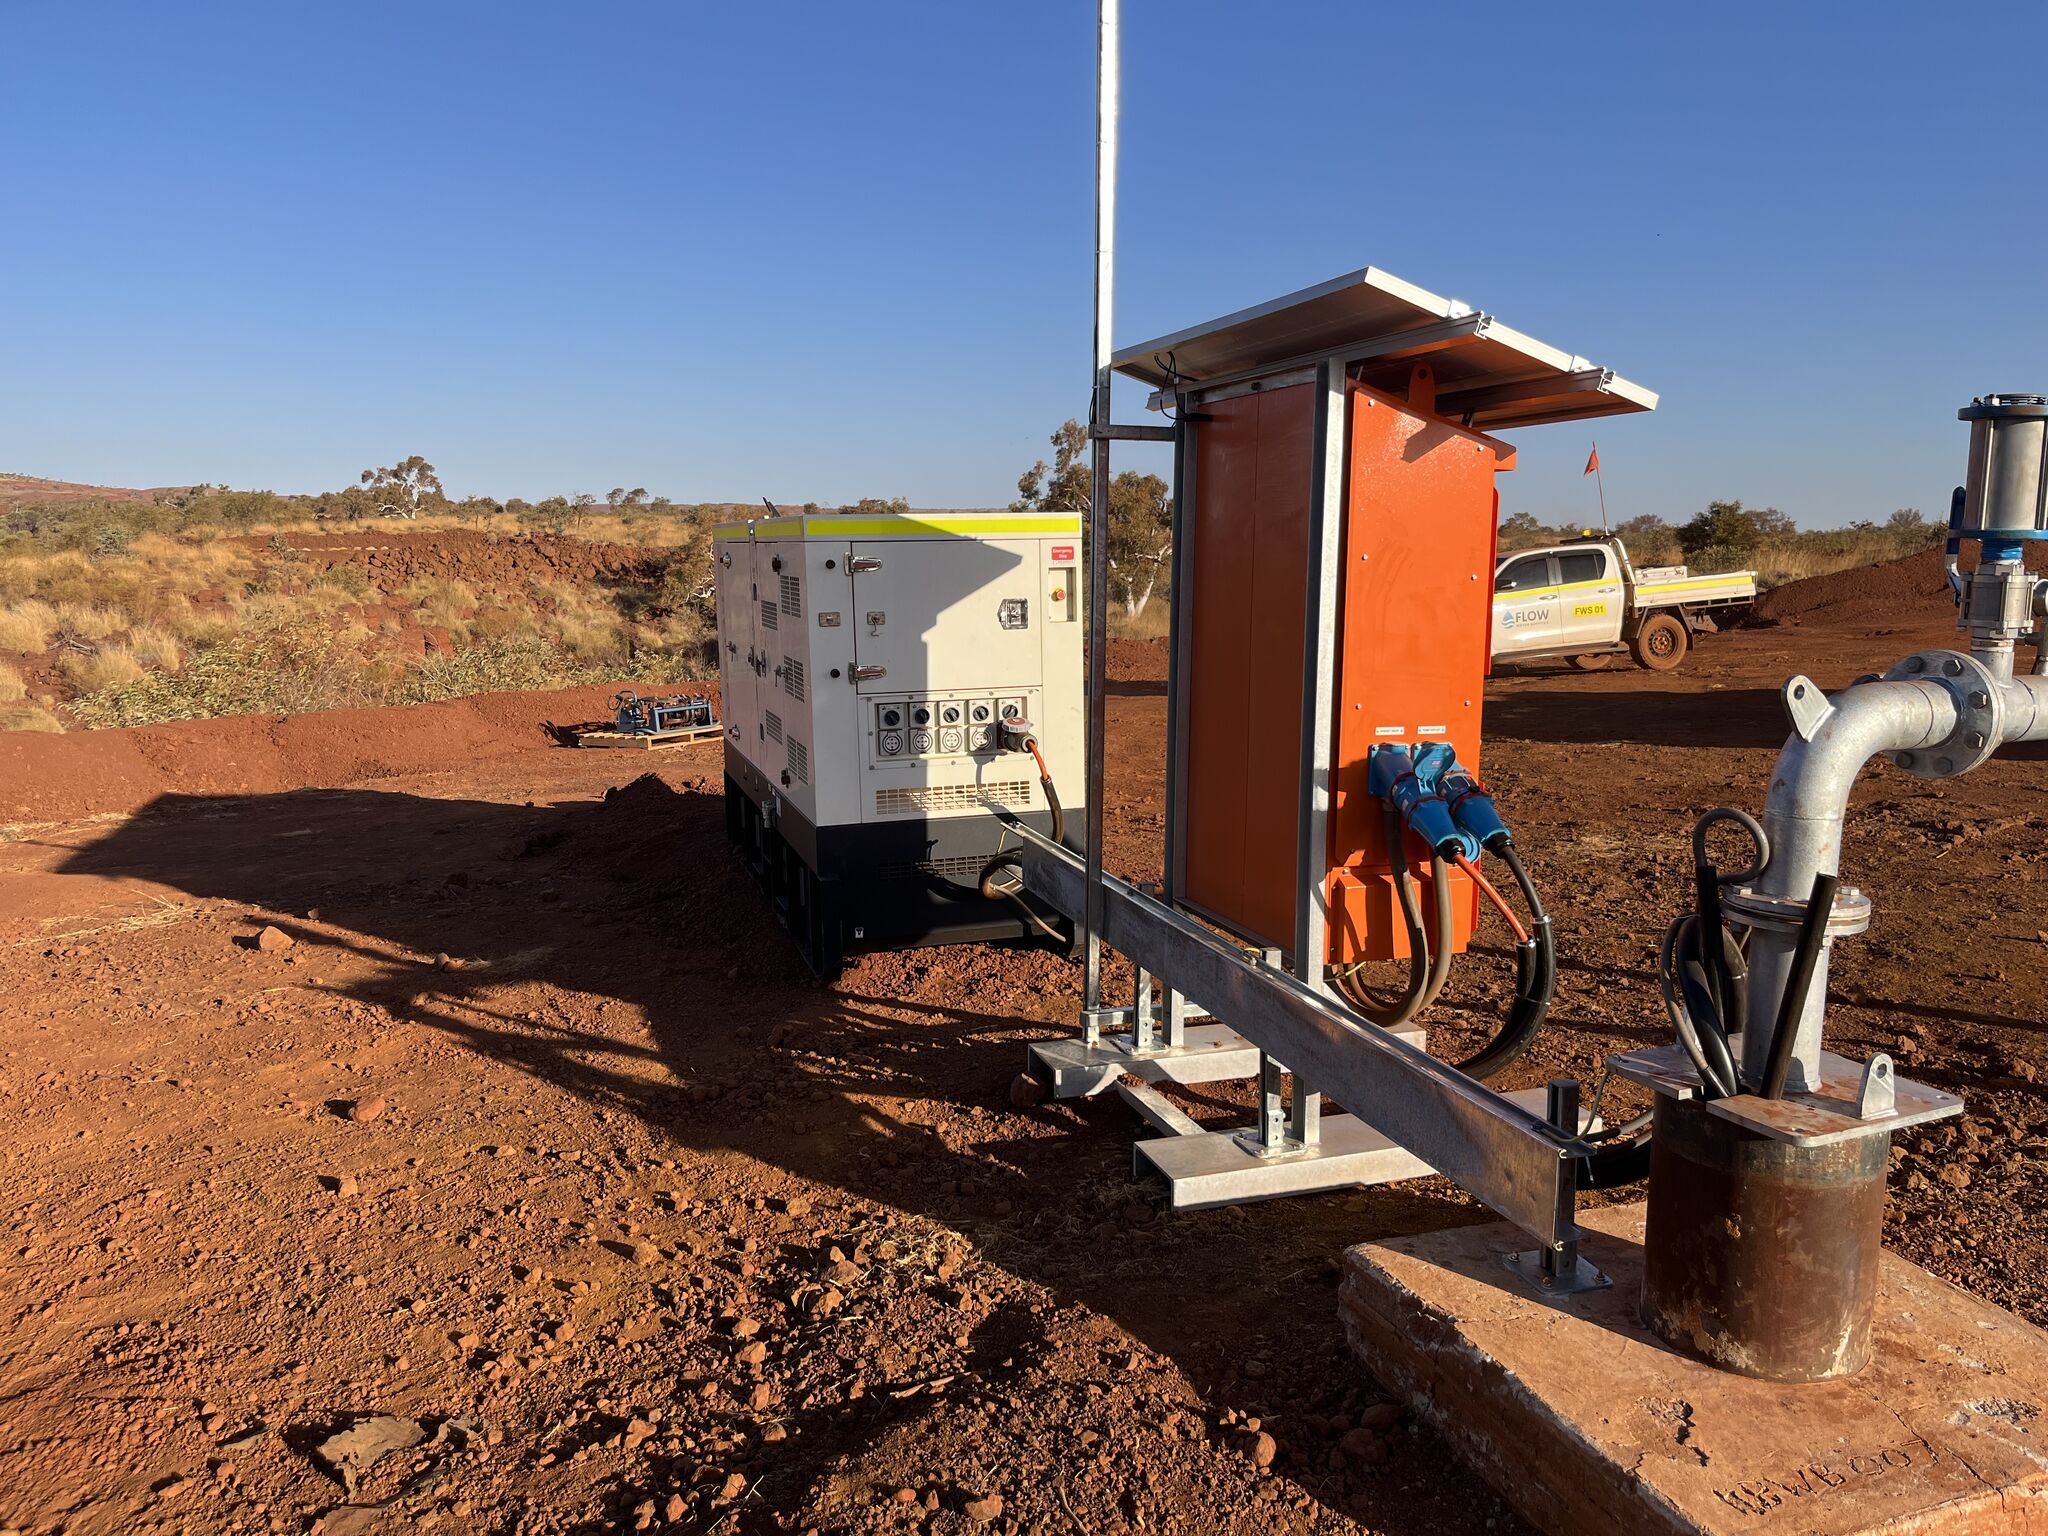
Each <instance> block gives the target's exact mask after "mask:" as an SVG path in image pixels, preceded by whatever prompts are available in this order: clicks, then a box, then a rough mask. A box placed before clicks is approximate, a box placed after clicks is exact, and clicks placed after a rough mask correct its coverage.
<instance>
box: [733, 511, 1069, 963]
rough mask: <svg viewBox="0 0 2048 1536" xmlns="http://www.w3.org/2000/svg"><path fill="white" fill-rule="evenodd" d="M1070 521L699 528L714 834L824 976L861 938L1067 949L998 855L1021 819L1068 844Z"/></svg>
mask: <svg viewBox="0 0 2048 1536" xmlns="http://www.w3.org/2000/svg"><path fill="white" fill-rule="evenodd" d="M1079 535H1080V519H1079V518H1078V517H1077V516H1076V515H1075V514H1072V513H1054V514H1038V513H1032V514H1015V513H980V514H965V515H947V516H920V515H915V514H899V513H889V514H882V515H870V514H866V513H861V514H850V513H848V514H842V513H823V514H818V513H804V514H791V515H788V516H776V517H760V518H754V519H750V520H748V521H745V522H733V523H721V524H720V525H719V526H718V527H717V529H716V530H715V531H714V548H715V550H716V552H717V553H716V561H717V578H718V653H719V654H718V661H719V676H720V678H721V680H722V682H723V686H724V693H723V698H724V703H725V712H726V731H725V765H726V780H725V791H726V826H727V831H728V833H729V835H730V837H731V839H732V841H733V842H734V844H735V845H736V846H738V847H739V848H740V849H741V850H742V852H743V853H744V854H745V856H746V858H747V860H748V862H749V863H750V865H751V867H752V868H753V870H754V872H755V874H756V875H757V876H758V878H759V879H760V880H761V882H762V884H763V885H764V886H765V887H766V888H767V890H768V892H769V894H770V896H771V897H772V899H773V900H774V902H775V904H776V907H777V910H778V911H779V912H780V914H781V915H782V918H783V921H784V922H785V924H786V925H787V926H788V927H789V929H790V931H791V933H792V934H793V935H794V936H795V938H796V940H797V944H798V947H799V949H800V950H801V951H802V952H803V955H804V958H805V959H806V961H808V962H809V964H810V965H811V966H812V968H813V969H815V970H816V971H817V972H819V974H821V975H831V974H833V973H834V972H836V971H837V970H838V969H839V967H840V965H841V964H842V963H843V961H844V959H845V957H846V955H847V953H848V952H849V951H850V950H852V949H857V948H875V947H885V946H903V945H915V944H935V943H947V942H955V941H961V940H974V939H993V938H1011V937H1032V936H1038V937H1045V936H1047V935H1052V936H1057V937H1059V938H1060V939H1061V942H1063V943H1064V942H1067V938H1066V935H1065V933H1064V932H1063V931H1062V929H1061V928H1060V927H1059V926H1058V923H1059V914H1058V913H1057V912H1054V911H1053V910H1051V909H1050V908H1045V907H1042V906H1039V905H1034V904H1033V902H1032V901H1031V900H1030V899H1029V898H1028V897H1026V896H1025V894H1024V893H1023V891H1022V890H1021V888H1020V887H1019V886H1018V883H1017V877H1016V874H1015V866H1014V861H1013V859H1012V858H1010V857H1008V856H1009V855H1013V854H1014V853H1015V850H1016V848H1017V846H1018V838H1019V832H1018V831H1017V830H1016V828H1028V829H1029V830H1031V831H1032V832H1033V833H1035V834H1037V835H1040V836H1045V837H1049V838H1051V839H1052V840H1053V841H1054V842H1055V843H1057V842H1059V841H1060V840H1061V839H1062V838H1063V836H1064V834H1065V821H1064V817H1063V814H1062V810H1061V807H1060V805H1059V803H1058V799H1057V795H1056V792H1055V791H1054V789H1053V779H1054V776H1055V775H1057V776H1058V777H1059V778H1060V779H1061V780H1062V781H1063V782H1065V783H1067V784H1070V785H1071V784H1077V783H1079V782H1080V780H1081V776H1082V775H1081V742H1082V722H1081V624H1080V612H1081V609H1080V602H1081V592H1080V580H1079V577H1080V569H1079V563H1078V560H1077V555H1078V553H1079V547H1080V545H1079ZM1034 722H1035V723H1034ZM1071 811H1072V807H1069V808H1068V813H1069V814H1070V813H1071ZM997 813H1000V816H999V815H998V814H997ZM1002 818H1009V820H1010V822H1014V827H1013V826H1012V825H1010V824H1008V823H1006V821H1005V820H1004V819H1002Z"/></svg>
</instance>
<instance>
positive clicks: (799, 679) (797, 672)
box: [782, 656, 804, 704]
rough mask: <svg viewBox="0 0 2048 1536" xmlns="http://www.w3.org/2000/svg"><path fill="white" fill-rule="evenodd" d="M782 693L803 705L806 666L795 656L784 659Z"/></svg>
mask: <svg viewBox="0 0 2048 1536" xmlns="http://www.w3.org/2000/svg"><path fill="white" fill-rule="evenodd" d="M782 691H783V692H784V693H786V694H788V695H789V696H790V697H791V698H792V699H795V700H796V701H797V703H799V704H801V703H803V701H804V664H803V663H802V662H800V661H798V660H797V659H796V658H795V657H794V656H787V657H784V658H783V662H782Z"/></svg>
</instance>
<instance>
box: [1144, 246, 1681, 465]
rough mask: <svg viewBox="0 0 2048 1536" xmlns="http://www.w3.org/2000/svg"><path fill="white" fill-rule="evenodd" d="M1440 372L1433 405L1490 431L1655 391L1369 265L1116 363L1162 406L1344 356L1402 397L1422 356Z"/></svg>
mask: <svg viewBox="0 0 2048 1536" xmlns="http://www.w3.org/2000/svg"><path fill="white" fill-rule="evenodd" d="M1424 356H1427V357H1428V359H1429V362H1430V366H1431V368H1433V369H1434V370H1435V373H1436V411H1437V414H1438V415H1440V416H1444V417H1447V418H1450V419H1453V420H1464V421H1465V422H1466V423H1467V424H1468V425H1470V426H1472V427H1474V428H1477V429H1479V430H1481V431H1497V430H1500V429H1503V428H1508V427H1528V426H1535V425H1538V424H1540V423H1543V422H1552V421H1577V420H1580V419H1582V418H1586V417H1594V416H1619V415H1624V414H1627V413H1629V412H1633V411H1650V410H1655V409H1656V407H1657V396H1656V394H1655V393H1654V392H1653V391H1651V390H1647V389H1644V388H1643V387H1642V386H1641V385H1639V384H1631V383H1630V382H1629V381H1628V380H1627V379H1624V378H1622V377H1620V376H1619V375H1618V374H1616V373H1614V372H1613V371H1612V370H1610V369H1606V368H1602V367H1599V366H1598V365H1597V364H1594V363H1591V362H1588V361H1587V360H1586V359H1585V358H1583V357H1577V356H1574V355H1573V354H1571V353H1569V352H1560V351H1559V350H1558V349H1557V348H1556V347H1552V346H1547V345H1545V344H1544V343H1543V342H1540V341H1538V340H1537V339H1536V338H1535V337H1533V336H1525V335H1524V334H1523V333H1522V332H1520V331H1518V330H1515V329H1514V328H1513V327H1511V326H1506V325H1503V324H1501V323H1500V322H1499V321H1498V320H1496V319H1494V318H1493V316H1491V315H1489V314H1485V313H1483V312H1482V311H1479V310H1475V309H1473V308H1471V307H1470V306H1469V305H1466V304H1462V303H1460V302H1459V301H1458V300H1456V299H1446V298H1443V297H1441V296H1439V295H1437V294H1434V293H1431V292H1430V291H1429V290H1428V289H1426V288H1418V287H1416V286H1415V285H1414V284H1413V283H1406V282H1403V281H1402V280H1401V279H1400V278H1398V277H1395V276H1394V275H1393V274H1392V273H1390V272H1382V271H1381V270H1379V268H1377V267H1363V268H1361V269H1360V270H1358V271H1356V272H1349V273H1346V274H1345V275H1344V276H1342V277H1337V278H1332V279H1331V280H1330V281H1329V282H1326V283H1318V284H1317V285H1316V286H1315V287H1313V288H1304V289H1302V290H1301V291H1300V292H1299V293H1290V294H1288V295H1287V296H1286V297H1284V298H1278V299H1273V300H1271V301H1270V302H1268V303H1265V304H1258V305H1254V306H1253V307H1252V308H1250V309H1241V310H1239V311H1237V313H1235V314H1231V315H1225V316H1223V318H1222V319H1220V320H1211V321H1209V322H1208V323H1207V324H1204V325H1197V326H1192V327H1190V328H1189V329H1187V330H1184V331H1176V332H1174V333H1173V334H1172V335H1171V336H1161V337H1160V338H1159V339H1158V340H1156V341H1148V342H1143V343H1141V344H1140V345H1138V346H1135V347H1125V348H1124V349H1123V350H1121V351H1119V352H1118V353H1117V354H1116V355H1115V356H1114V357H1113V358H1112V359H1111V366H1112V367H1114V368H1115V369H1116V371H1117V372H1119V373H1121V374H1123V375H1125V376H1126V377H1128V378H1133V379H1137V380H1140V381H1141V382H1143V383H1146V384H1149V385H1151V386H1152V387H1153V389H1154V390H1155V391H1158V393H1157V394H1155V395H1154V397H1153V401H1152V403H1153V405H1154V407H1155V408H1156V407H1158V406H1160V405H1162V404H1169V403H1171V399H1172V393H1173V389H1174V387H1175V385H1176V384H1178V386H1179V388H1180V389H1182V390H1188V389H1191V388H1192V389H1201V388H1210V387H1214V386H1218V385H1223V384H1228V383H1233V382H1236V381H1239V380H1243V379H1251V378H1258V377H1261V376H1263V375H1267V374H1272V373H1279V372H1283V371H1286V370H1288V369H1291V368H1294V367H1296V366H1303V365H1307V364H1311V363H1318V362H1322V361H1325V360H1337V361H1341V362H1345V363H1350V364H1356V365H1357V371H1358V376H1359V377H1360V378H1361V379H1362V380H1363V381H1364V382H1365V383H1367V384H1371V385H1373V386H1375V387H1377V388H1382V389H1386V390H1389V391H1391V392H1393V393H1396V394H1399V393H1401V392H1402V391H1404V390H1405V389H1406V387H1407V384H1408V377H1409V372H1410V370H1411V369H1412V368H1413V367H1414V364H1415V362H1416V360H1417V359H1418V358H1421V357H1424Z"/></svg>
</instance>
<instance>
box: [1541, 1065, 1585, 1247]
mask: <svg viewBox="0 0 2048 1536" xmlns="http://www.w3.org/2000/svg"><path fill="white" fill-rule="evenodd" d="M1544 1097H1545V1100H1546V1103H1545V1109H1546V1110H1547V1114H1546V1115H1545V1118H1546V1119H1547V1120H1549V1121H1550V1123H1551V1124H1552V1125H1553V1126H1555V1127H1556V1128H1557V1129H1558V1130H1560V1131H1563V1132H1564V1133H1565V1134H1566V1135H1568V1136H1577V1135H1578V1134H1579V1080H1578V1079H1577V1078H1575V1077H1553V1078H1552V1079H1551V1080H1550V1082H1549V1084H1548V1088H1547V1091H1546V1093H1545V1095H1544ZM1578 1272H1579V1245H1578V1244H1577V1243H1576V1242H1565V1243H1559V1244H1558V1245H1557V1246H1556V1247H1555V1248H1546V1249H1544V1250H1543V1278H1544V1279H1545V1280H1546V1281H1548V1282H1549V1283H1551V1284H1553V1285H1554V1284H1557V1283H1559V1282H1569V1281H1572V1280H1574V1279H1576V1278H1577V1276H1578Z"/></svg>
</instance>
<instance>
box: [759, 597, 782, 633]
mask: <svg viewBox="0 0 2048 1536" xmlns="http://www.w3.org/2000/svg"><path fill="white" fill-rule="evenodd" d="M761 627H762V628H763V629H780V628H781V627H782V626H781V625H780V624H779V623H778V622H777V621H776V618H775V599H774V598H772V597H764V598H762V599H761Z"/></svg>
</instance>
